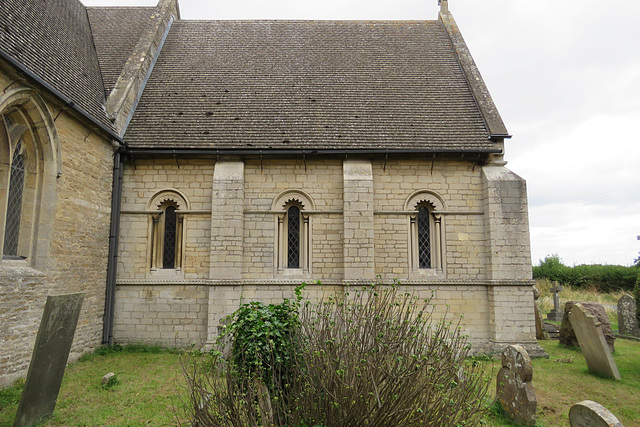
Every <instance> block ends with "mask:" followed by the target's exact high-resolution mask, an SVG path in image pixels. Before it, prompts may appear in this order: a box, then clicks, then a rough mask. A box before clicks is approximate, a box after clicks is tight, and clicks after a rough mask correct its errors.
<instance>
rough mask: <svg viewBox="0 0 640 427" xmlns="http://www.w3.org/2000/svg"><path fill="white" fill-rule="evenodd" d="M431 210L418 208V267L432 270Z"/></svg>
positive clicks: (422, 207)
mask: <svg viewBox="0 0 640 427" xmlns="http://www.w3.org/2000/svg"><path fill="white" fill-rule="evenodd" d="M429 215H430V214H429V209H427V208H426V207H424V206H420V208H418V219H417V222H418V266H419V268H431V224H430V218H429Z"/></svg>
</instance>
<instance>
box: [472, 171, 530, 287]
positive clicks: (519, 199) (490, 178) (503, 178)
mask: <svg viewBox="0 0 640 427" xmlns="http://www.w3.org/2000/svg"><path fill="white" fill-rule="evenodd" d="M482 184H483V200H482V202H483V209H484V212H485V215H484V220H485V230H486V240H485V243H486V246H487V252H488V255H489V263H488V266H487V267H488V268H487V272H488V274H489V278H491V279H496V280H501V279H515V280H522V279H523V278H530V277H531V252H530V244H529V212H528V206H527V188H526V183H525V181H524V180H523V179H522V178H520V177H519V176H518V175H516V174H515V173H513V172H511V171H510V170H509V169H507V168H505V167H502V166H485V167H483V168H482Z"/></svg>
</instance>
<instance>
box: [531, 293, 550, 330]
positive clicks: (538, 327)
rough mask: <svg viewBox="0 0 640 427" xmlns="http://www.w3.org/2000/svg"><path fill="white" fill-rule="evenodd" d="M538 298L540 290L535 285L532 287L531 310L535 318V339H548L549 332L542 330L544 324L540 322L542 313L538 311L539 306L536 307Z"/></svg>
mask: <svg viewBox="0 0 640 427" xmlns="http://www.w3.org/2000/svg"><path fill="white" fill-rule="evenodd" d="M538 298H540V291H539V290H538V288H537V287H536V286H534V287H533V311H534V314H535V318H536V339H537V340H548V339H549V334H548V333H547V331H545V330H544V325H543V323H542V313H541V312H540V307H538Z"/></svg>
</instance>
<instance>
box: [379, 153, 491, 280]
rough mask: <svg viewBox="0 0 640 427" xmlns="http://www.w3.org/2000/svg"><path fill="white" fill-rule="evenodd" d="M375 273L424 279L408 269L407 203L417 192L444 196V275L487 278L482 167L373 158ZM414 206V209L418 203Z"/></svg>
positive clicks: (444, 161) (459, 162) (430, 160)
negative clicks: (415, 275) (423, 191)
mask: <svg viewBox="0 0 640 427" xmlns="http://www.w3.org/2000/svg"><path fill="white" fill-rule="evenodd" d="M372 166H373V183H374V184H373V190H374V194H373V196H374V215H375V224H374V227H375V235H376V239H375V243H376V250H375V253H376V255H375V268H376V274H379V275H382V276H383V277H384V278H387V279H392V278H396V279H401V280H407V279H419V280H430V279H428V277H414V276H412V274H411V272H410V268H409V245H408V241H409V217H410V212H406V211H404V209H405V202H406V201H407V199H409V198H410V197H411V195H412V194H414V193H415V192H417V191H421V190H428V191H430V192H433V193H435V194H436V195H438V196H440V197H441V198H442V201H443V203H444V207H445V209H444V211H442V224H443V231H442V234H443V236H442V238H443V240H444V245H443V246H444V248H443V249H444V251H443V252H444V253H443V254H442V256H443V258H444V270H443V274H439V275H438V277H439V278H440V279H444V278H446V279H449V280H482V279H486V278H487V274H486V266H487V255H486V248H485V239H486V236H485V221H484V211H483V186H482V177H481V173H482V172H481V168H480V167H479V166H478V167H474V164H473V162H467V161H462V160H453V159H446V158H442V159H441V158H437V159H434V158H431V157H427V156H425V157H424V158H412V159H393V160H386V161H383V160H378V161H374V162H373V165H372ZM408 209H409V210H415V208H414V207H413V206H409V207H408ZM432 279H433V277H432Z"/></svg>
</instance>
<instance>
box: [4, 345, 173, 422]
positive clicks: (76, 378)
mask: <svg viewBox="0 0 640 427" xmlns="http://www.w3.org/2000/svg"><path fill="white" fill-rule="evenodd" d="M178 359H179V355H178V354H177V353H175V352H167V351H163V350H161V349H158V348H153V347H151V348H146V347H143V348H133V349H127V350H126V351H118V352H107V353H106V354H92V355H90V356H88V357H86V356H85V357H84V358H83V359H81V360H80V361H78V362H76V363H74V364H71V365H69V366H68V367H67V369H66V372H65V375H64V379H63V381H62V387H61V389H60V395H59V397H58V403H57V405H56V409H55V412H54V415H53V417H52V418H51V419H49V420H48V421H47V422H45V423H43V424H42V425H43V426H107V425H108V426H142V425H149V426H174V425H177V424H178V423H177V420H176V416H175V413H174V412H175V411H174V408H175V406H176V405H178V404H179V401H178V398H177V397H176V396H177V393H178V387H177V382H176V379H177V378H179V379H182V377H181V374H179V370H180V368H179V363H178ZM108 372H114V373H115V374H116V378H117V380H118V381H117V382H118V383H117V384H115V385H113V386H112V387H109V388H103V387H102V384H101V380H102V377H103V376H104V375H105V374H107V373H108ZM21 388H22V387H21V385H20V384H19V385H18V386H16V387H13V388H10V389H7V390H4V391H0V426H2V427H5V426H12V425H13V420H14V418H15V414H16V410H17V408H18V404H17V402H18V400H19V398H20V394H19V393H20V392H21V390H20V389H21Z"/></svg>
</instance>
